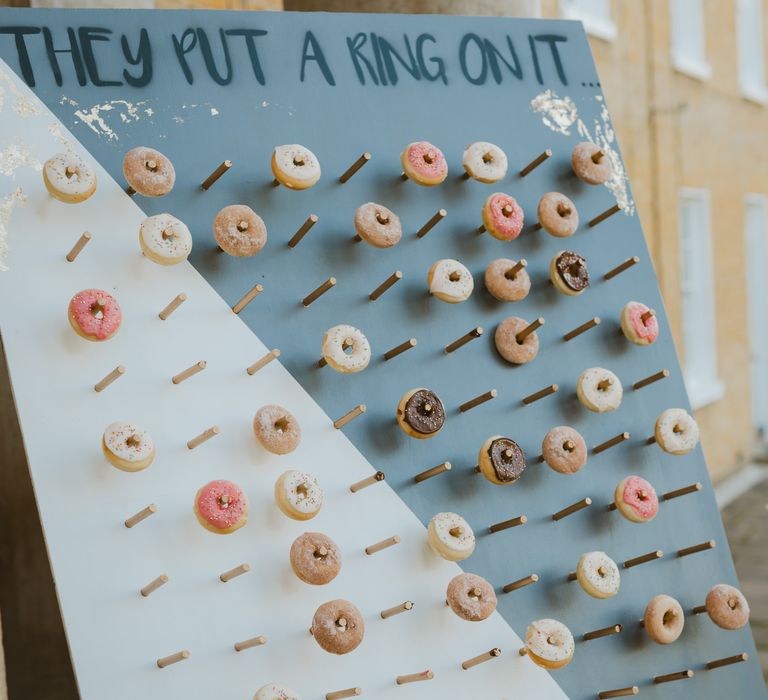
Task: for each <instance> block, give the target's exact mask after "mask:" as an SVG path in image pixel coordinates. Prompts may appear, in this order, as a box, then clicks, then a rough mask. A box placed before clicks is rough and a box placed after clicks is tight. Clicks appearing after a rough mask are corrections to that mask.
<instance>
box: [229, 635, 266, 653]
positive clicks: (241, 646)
mask: <svg viewBox="0 0 768 700" xmlns="http://www.w3.org/2000/svg"><path fill="white" fill-rule="evenodd" d="M266 643H267V638H266V637H265V636H264V635H259V636H258V637H251V638H250V639H246V640H245V641H242V642H235V651H245V650H246V649H252V648H253V647H260V646H261V645H262V644H266Z"/></svg>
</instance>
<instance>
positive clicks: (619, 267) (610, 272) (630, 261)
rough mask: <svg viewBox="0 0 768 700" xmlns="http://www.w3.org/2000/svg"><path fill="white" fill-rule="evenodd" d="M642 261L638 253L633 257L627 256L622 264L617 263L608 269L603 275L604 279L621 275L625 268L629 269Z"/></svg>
mask: <svg viewBox="0 0 768 700" xmlns="http://www.w3.org/2000/svg"><path fill="white" fill-rule="evenodd" d="M639 262H640V258H638V257H637V255H634V256H632V257H631V258H627V259H626V260H625V261H624V262H623V263H621V265H616V267H614V268H613V269H612V270H608V272H606V273H605V274H604V275H603V279H604V280H609V279H612V278H613V277H616V275H620V274H621V273H622V272H624V270H628V269H629V268H630V267H632V266H633V265H637V263H639Z"/></svg>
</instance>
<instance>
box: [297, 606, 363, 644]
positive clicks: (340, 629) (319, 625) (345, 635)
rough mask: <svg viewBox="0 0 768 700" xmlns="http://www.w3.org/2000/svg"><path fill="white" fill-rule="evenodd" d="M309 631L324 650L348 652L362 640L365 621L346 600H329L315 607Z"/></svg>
mask: <svg viewBox="0 0 768 700" xmlns="http://www.w3.org/2000/svg"><path fill="white" fill-rule="evenodd" d="M309 631H310V632H311V633H312V636H313V637H314V638H315V641H316V642H317V643H318V644H319V645H320V646H321V647H322V648H323V649H325V651H327V652H330V653H331V654H348V653H349V652H350V651H354V650H355V649H357V647H359V646H360V643H361V642H362V641H363V637H364V636H365V621H364V620H363V616H362V615H361V614H360V611H359V610H358V609H357V607H356V606H355V605H353V604H352V603H350V602H349V601H348V600H330V601H328V602H327V603H323V604H322V605H321V606H320V607H319V608H318V609H317V611H316V612H315V615H314V617H313V618H312V626H311V627H310V629H309Z"/></svg>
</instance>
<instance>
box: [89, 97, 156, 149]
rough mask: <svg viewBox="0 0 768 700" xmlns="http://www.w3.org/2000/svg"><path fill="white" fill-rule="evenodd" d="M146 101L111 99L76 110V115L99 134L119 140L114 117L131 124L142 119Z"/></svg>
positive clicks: (112, 139) (111, 139) (110, 139)
mask: <svg viewBox="0 0 768 700" xmlns="http://www.w3.org/2000/svg"><path fill="white" fill-rule="evenodd" d="M145 105H146V101H140V102H136V103H134V102H129V101H128V100H109V101H107V102H103V103H101V104H95V105H93V106H92V107H89V108H84V109H78V110H75V116H76V117H77V118H78V119H79V120H80V121H81V122H82V123H83V124H85V125H86V126H88V127H89V128H90V129H91V130H92V131H94V132H95V133H96V134H97V135H98V136H106V137H107V140H109V141H117V140H119V136H118V135H117V132H116V131H115V130H114V125H113V124H111V123H110V122H111V120H112V118H113V117H115V116H116V117H117V118H118V119H119V120H120V122H121V123H123V124H130V123H132V122H137V121H139V119H141V109H140V108H142V107H144V106H145Z"/></svg>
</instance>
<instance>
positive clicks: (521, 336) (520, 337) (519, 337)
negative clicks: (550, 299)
mask: <svg viewBox="0 0 768 700" xmlns="http://www.w3.org/2000/svg"><path fill="white" fill-rule="evenodd" d="M543 325H544V319H543V318H541V316H539V318H537V319H536V320H535V321H532V322H531V323H529V324H528V325H527V326H526V327H525V328H523V330H521V331H520V332H519V333H517V334H516V335H515V340H516V341H517V342H518V343H521V344H522V342H523V341H524V340H525V339H526V338H527V337H528V336H529V335H530V334H531V333H533V332H534V331H535V330H536V329H537V328H541V326H543Z"/></svg>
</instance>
